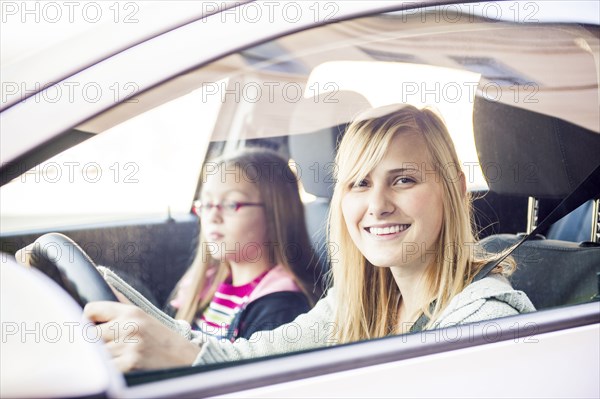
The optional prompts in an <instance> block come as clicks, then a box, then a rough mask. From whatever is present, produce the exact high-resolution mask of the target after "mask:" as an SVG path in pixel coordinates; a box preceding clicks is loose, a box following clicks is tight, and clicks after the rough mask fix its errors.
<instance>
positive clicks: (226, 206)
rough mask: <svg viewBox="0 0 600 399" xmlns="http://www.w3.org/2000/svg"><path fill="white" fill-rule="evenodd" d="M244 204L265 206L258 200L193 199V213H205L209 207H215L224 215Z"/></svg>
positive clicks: (234, 212) (236, 210)
mask: <svg viewBox="0 0 600 399" xmlns="http://www.w3.org/2000/svg"><path fill="white" fill-rule="evenodd" d="M245 206H265V205H264V204H262V203H260V202H238V201H223V202H219V203H215V204H213V203H211V202H206V203H202V202H200V201H194V213H195V214H196V215H198V216H200V214H201V213H203V212H204V213H207V212H209V211H210V210H211V209H213V208H216V209H217V210H218V211H219V212H223V213H224V214H226V215H233V214H236V213H237V212H238V211H239V210H240V209H241V208H243V207H245Z"/></svg>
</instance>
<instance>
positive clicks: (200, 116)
mask: <svg viewBox="0 0 600 399" xmlns="http://www.w3.org/2000/svg"><path fill="white" fill-rule="evenodd" d="M129 101H130V102H131V103H132V104H135V103H136V102H137V100H136V99H135V98H133V99H130V100H129ZM220 106H221V102H220V101H219V100H218V99H217V98H216V97H210V98H208V97H207V96H206V93H204V92H203V89H202V88H198V89H196V90H193V91H190V92H189V93H186V94H185V95H182V96H180V97H177V98H175V99H172V100H170V101H167V102H165V103H163V104H160V105H159V106H157V107H155V108H151V109H149V110H147V111H145V112H143V113H141V114H139V115H136V116H135V117H133V118H130V119H127V120H125V121H122V122H120V123H118V124H116V125H114V126H111V127H110V128H108V129H106V130H105V131H103V132H102V134H98V135H94V133H96V132H89V131H88V129H87V128H86V125H82V126H80V127H78V131H79V132H83V133H88V134H89V133H91V134H92V136H93V137H92V138H91V139H89V140H87V141H85V142H83V143H81V144H80V145H78V146H76V147H73V148H70V149H68V150H66V151H64V152H62V153H60V154H58V155H56V156H54V157H52V158H51V159H49V160H47V161H45V162H43V163H41V164H39V165H37V166H35V167H34V168H32V169H30V170H27V171H24V173H23V174H22V175H20V176H19V177H17V178H15V179H13V180H12V181H11V182H10V183H9V184H7V185H5V186H4V187H2V205H0V206H1V209H2V217H1V220H2V231H3V232H4V233H14V232H19V231H21V232H22V231H27V230H39V229H45V228H48V227H52V228H57V227H59V228H64V227H74V226H81V225H85V224H92V223H107V222H115V221H119V220H120V221H124V220H131V219H140V218H148V217H151V218H152V217H154V218H161V217H165V216H167V215H170V214H177V213H179V214H181V213H187V212H189V210H190V209H191V201H192V200H193V197H194V190H195V186H196V182H197V180H198V177H199V174H200V168H201V166H202V162H203V157H204V154H205V152H206V147H207V145H208V138H209V137H210V135H211V134H212V131H213V128H214V124H215V122H216V118H217V115H218V113H219V110H220ZM182 143H185V144H182ZM159 188H160V189H159ZM40 198H43V200H41V199H40Z"/></svg>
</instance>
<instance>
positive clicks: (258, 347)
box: [86, 106, 535, 369]
mask: <svg viewBox="0 0 600 399" xmlns="http://www.w3.org/2000/svg"><path fill="white" fill-rule="evenodd" d="M336 163H337V176H336V178H337V183H336V187H335V190H334V194H333V198H332V203H331V211H330V218H329V240H330V241H332V242H335V243H337V244H338V246H339V250H338V251H336V254H332V262H331V263H332V271H333V282H334V286H333V288H331V289H330V290H329V292H328V293H327V296H326V297H325V298H323V299H322V300H320V301H319V302H318V303H317V305H316V306H315V307H314V308H313V309H312V310H311V311H310V312H308V313H306V314H303V315H301V316H299V317H298V318H296V319H295V320H294V321H293V322H292V323H291V324H287V325H283V326H281V327H279V328H277V329H275V330H274V331H273V332H271V333H270V335H269V334H262V333H261V332H257V333H255V334H254V335H253V336H251V337H250V339H249V340H248V341H246V340H237V341H236V342H234V343H227V342H225V343H224V342H219V341H217V340H215V339H213V338H210V337H207V336H205V335H202V334H195V335H192V336H190V338H191V341H190V342H187V341H186V340H185V339H181V338H180V337H177V336H176V335H175V334H172V333H171V332H168V330H167V328H162V326H161V328H162V331H163V332H164V334H168V336H169V337H171V338H172V340H170V341H169V342H171V343H172V344H173V345H174V346H177V347H178V348H180V349H181V350H182V353H183V352H185V356H181V357H179V358H178V359H173V358H170V359H166V358H163V359H162V363H163V367H165V366H169V365H183V364H207V363H215V362H221V361H228V360H239V359H243V358H247V357H256V356H265V355H271V354H276V353H285V352H289V351H294V350H302V349H309V348H314V347H319V346H326V345H334V344H340V343H348V342H353V341H356V340H362V339H368V338H377V337H384V336H386V335H390V334H399V333H406V332H409V331H417V330H420V329H431V328H437V327H444V326H449V325H456V324H464V323H470V322H478V321H482V320H488V319H492V318H497V317H504V316H510V315H515V314H518V313H521V312H529V311H533V310H535V309H534V307H533V305H532V304H531V302H530V301H529V299H528V298H527V296H526V295H525V294H524V293H523V292H520V291H515V290H513V289H512V287H511V286H510V284H509V283H508V281H507V279H506V277H507V276H509V275H510V274H511V273H512V271H513V269H514V264H513V263H512V262H511V261H510V260H508V261H503V262H501V263H500V264H499V265H498V266H497V267H496V268H495V269H494V270H492V272H491V273H490V274H489V275H488V276H486V277H484V278H481V279H479V280H478V281H474V279H475V277H476V276H477V273H478V272H479V271H480V270H481V269H482V268H483V267H484V266H485V265H486V264H488V263H489V262H490V261H492V260H494V257H492V256H490V255H487V254H484V253H482V252H481V251H480V250H479V249H478V247H477V245H476V240H475V237H474V234H473V232H472V226H471V203H470V198H469V195H468V193H467V191H466V184H465V176H464V174H463V173H462V172H461V169H460V166H459V165H460V163H459V160H458V158H457V155H456V151H455V149H454V146H453V143H452V140H451V138H450V136H449V134H448V131H447V129H446V127H445V125H444V123H443V122H442V121H441V119H440V118H439V117H438V116H437V115H436V114H435V113H434V112H432V111H430V110H418V109H416V108H414V107H412V106H390V107H384V108H379V109H375V110H371V111H369V112H368V113H366V114H363V115H361V116H359V117H358V118H357V119H356V121H355V122H353V123H352V124H351V125H350V127H349V128H348V131H347V132H346V133H345V135H344V137H343V139H342V141H341V143H340V146H339V150H338V154H337V157H336ZM112 306H113V307H114V308H115V309H114V311H113V312H112V313H110V314H108V315H106V316H107V317H104V319H103V318H97V317H95V312H94V311H91V309H90V308H92V309H93V310H95V308H96V305H95V304H90V305H88V307H86V314H88V316H91V317H92V319H94V320H95V321H100V322H102V321H107V320H110V321H115V320H118V319H119V313H120V312H119V311H118V308H119V306H120V305H119V304H115V305H112ZM121 306H122V305H121ZM141 319H143V320H146V319H147V316H145V315H144V316H142V317H141ZM315 326H320V328H315ZM290 327H293V328H290ZM107 328H108V327H107ZM292 330H293V332H294V335H295V337H298V336H299V337H300V339H294V340H291V339H288V338H289V337H288V336H287V334H290V333H291V332H290V331H292ZM158 333H159V332H158V329H157V330H156V331H154V332H153V333H152V334H147V336H144V337H141V341H144V340H146V341H147V342H152V340H153V339H155V338H154V337H156V336H158ZM297 334H299V335H297ZM106 338H107V339H106V340H107V341H110V336H109V334H108V333H107V337H106ZM142 346H143V345H138V348H137V349H136V348H130V350H129V351H130V353H133V354H135V355H139V354H140V353H143V350H142V348H141V347H142ZM134 357H136V358H137V359H140V363H139V364H136V365H133V366H131V367H133V368H135V367H141V368H144V367H146V366H147V365H148V363H150V362H157V363H158V359H159V357H160V356H159V355H156V356H154V354H153V355H152V356H150V358H149V359H141V356H134ZM146 361H148V363H146ZM131 367H130V368H131ZM130 368H125V369H130Z"/></svg>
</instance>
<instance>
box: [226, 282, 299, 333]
mask: <svg viewBox="0 0 600 399" xmlns="http://www.w3.org/2000/svg"><path fill="white" fill-rule="evenodd" d="M309 310H310V305H309V303H308V300H307V299H306V296H305V295H304V294H303V293H302V292H293V291H280V292H274V293H272V294H268V295H265V296H263V297H260V298H258V299H256V300H255V301H252V302H250V303H249V304H248V305H247V306H246V307H245V308H244V309H243V310H241V311H240V312H239V313H238V314H237V315H236V316H235V318H234V319H233V320H232V322H231V324H230V326H229V331H228V332H227V338H229V339H232V340H234V339H236V338H246V339H248V338H250V336H251V335H252V334H254V333H255V332H257V331H267V330H273V329H275V328H277V327H279V326H280V325H282V324H286V323H289V322H291V321H293V320H294V319H295V318H296V317H298V316H299V315H301V314H302V313H306V312H308V311H309Z"/></svg>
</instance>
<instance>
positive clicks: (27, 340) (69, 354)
mask: <svg viewBox="0 0 600 399" xmlns="http://www.w3.org/2000/svg"><path fill="white" fill-rule="evenodd" d="M0 256H1V257H2V261H1V262H0V283H1V289H0V309H1V310H0V322H1V327H2V341H1V343H0V345H1V350H0V352H1V353H2V357H1V367H0V386H1V387H2V392H1V396H2V397H88V396H89V397H92V396H98V397H105V396H108V397H112V396H118V392H123V388H124V387H125V380H124V378H123V376H122V374H121V373H120V372H119V371H118V370H117V369H116V368H115V367H114V366H113V364H112V362H111V360H110V356H109V355H108V353H107V352H106V350H105V348H104V346H103V345H102V342H101V340H100V337H99V334H98V331H97V330H96V326H95V325H94V324H93V323H91V322H90V321H88V320H85V319H84V318H83V316H82V313H81V307H80V306H79V305H78V304H77V302H75V301H74V300H73V298H71V297H70V296H69V295H68V294H67V293H66V291H64V290H63V289H62V288H61V287H59V286H58V285H57V284H56V283H55V282H54V281H52V280H51V279H50V278H48V277H47V276H46V275H44V274H43V273H41V272H39V271H38V270H35V269H33V268H31V269H29V268H25V267H23V266H20V265H19V264H17V263H16V261H15V260H14V258H13V257H12V256H11V255H8V254H5V253H2V254H0Z"/></svg>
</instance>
